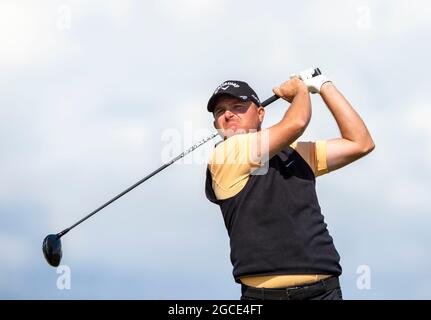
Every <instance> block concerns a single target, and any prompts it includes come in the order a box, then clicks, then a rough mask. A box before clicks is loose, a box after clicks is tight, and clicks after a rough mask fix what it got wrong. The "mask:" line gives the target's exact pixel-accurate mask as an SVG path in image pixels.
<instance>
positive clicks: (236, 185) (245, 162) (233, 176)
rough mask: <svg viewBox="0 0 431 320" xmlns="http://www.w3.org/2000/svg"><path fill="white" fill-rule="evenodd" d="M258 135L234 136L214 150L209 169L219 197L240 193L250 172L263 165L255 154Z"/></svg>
mask: <svg viewBox="0 0 431 320" xmlns="http://www.w3.org/2000/svg"><path fill="white" fill-rule="evenodd" d="M256 135H257V132H255V133H248V134H238V135H235V136H232V137H230V138H228V139H226V140H225V141H223V142H222V143H220V144H218V145H217V146H216V148H215V149H214V151H213V152H212V154H211V158H210V161H209V163H208V169H209V170H210V172H211V177H212V187H213V190H214V193H215V195H216V197H217V199H219V200H223V199H227V198H230V197H233V196H234V195H236V194H237V193H239V192H240V191H241V190H242V188H243V187H244V186H245V184H246V183H247V181H248V178H249V176H250V174H251V173H252V172H253V171H254V170H256V169H258V168H260V167H262V166H263V165H262V164H261V161H260V160H259V159H258V157H257V156H256V155H255V154H254V150H255V148H253V146H254V145H255V144H256V137H257V136H256Z"/></svg>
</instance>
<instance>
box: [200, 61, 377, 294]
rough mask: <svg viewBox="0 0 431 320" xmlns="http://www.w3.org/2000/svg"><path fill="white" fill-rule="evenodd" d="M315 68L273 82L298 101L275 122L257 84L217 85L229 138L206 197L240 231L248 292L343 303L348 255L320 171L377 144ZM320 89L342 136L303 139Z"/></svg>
mask: <svg viewBox="0 0 431 320" xmlns="http://www.w3.org/2000/svg"><path fill="white" fill-rule="evenodd" d="M315 70H318V69H313V68H310V69H307V70H304V71H303V72H300V74H299V75H297V76H293V77H291V79H290V80H288V81H286V82H284V83H283V84H281V85H280V86H279V87H276V88H274V89H273V92H274V93H275V95H276V96H278V97H281V98H283V99H284V100H286V101H288V102H289V103H290V106H289V108H288V109H287V111H286V113H285V114H284V117H283V118H282V119H281V121H280V122H278V123H277V124H275V125H274V126H272V127H270V128H266V129H262V128H261V124H262V121H263V119H264V115H265V109H264V108H263V107H262V106H261V104H260V101H259V98H258V96H257V94H256V93H255V91H254V90H253V89H251V88H250V87H249V86H248V84H247V83H245V82H242V81H236V80H229V81H225V82H224V83H222V84H221V85H220V86H218V87H217V89H216V90H215V92H214V93H213V95H212V96H211V98H210V99H209V101H208V105H207V109H208V111H209V112H211V113H212V114H213V115H214V126H215V127H216V128H217V129H218V131H219V133H220V135H222V136H223V137H224V141H222V142H221V143H219V144H217V145H216V147H215V148H214V150H213V152H212V155H211V158H210V161H209V163H208V168H207V178H206V186H205V189H206V196H207V198H208V199H209V200H210V201H211V202H213V203H216V204H218V205H219V206H220V209H221V211H222V214H223V218H224V222H225V225H226V228H227V231H228V235H229V237H230V248H231V254H230V257H231V262H232V265H233V276H234V279H235V281H236V282H237V283H239V284H241V292H242V295H241V299H243V300H247V299H271V300H278V299H282V300H284V299H292V300H295V299H296V300H298V299H299V300H304V299H318V300H339V299H340V300H341V299H342V293H341V288H340V284H339V280H338V277H339V276H340V275H341V266H340V264H339V260H340V257H339V255H338V252H337V250H336V249H335V246H334V244H333V240H332V237H331V236H330V235H329V233H328V230H327V228H326V224H325V222H324V217H323V215H322V213H321V210H320V206H319V202H318V199H317V195H316V190H315V178H316V177H318V176H320V175H323V174H325V173H329V172H332V171H334V170H336V169H339V168H341V167H343V166H346V165H348V164H349V163H352V162H353V161H356V160H358V159H359V158H361V157H363V156H365V155H366V154H368V153H369V152H371V151H372V150H373V149H374V142H373V140H372V138H371V136H370V133H369V132H368V130H367V128H366V126H365V124H364V122H363V121H362V119H361V118H360V116H359V115H358V114H357V113H356V112H355V110H354V109H353V107H352V106H351V105H350V103H349V102H348V101H347V100H346V99H345V98H344V96H343V95H342V94H341V93H340V92H339V91H338V90H337V89H336V87H335V86H334V84H333V83H332V81H330V80H329V79H327V78H326V77H325V76H324V75H322V74H320V71H319V74H318V75H317V76H316V74H315ZM310 92H311V93H319V94H320V95H321V97H322V98H323V101H324V102H325V104H326V105H327V107H328V108H329V111H330V112H331V113H332V115H333V116H334V118H335V120H336V122H337V125H338V128H339V130H340V133H341V137H339V138H336V139H330V140H318V141H313V142H305V141H298V138H299V137H300V136H301V135H302V134H303V132H304V131H305V129H306V128H307V125H308V123H309V121H310V117H311V101H310V95H309V93H310Z"/></svg>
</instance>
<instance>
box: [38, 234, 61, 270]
mask: <svg viewBox="0 0 431 320" xmlns="http://www.w3.org/2000/svg"><path fill="white" fill-rule="evenodd" d="M42 251H43V255H44V256H45V259H46V261H47V262H48V263H49V264H50V265H51V266H53V267H58V265H59V264H60V260H61V255H62V252H61V240H60V237H59V236H58V235H57V234H49V235H47V236H46V237H45V239H44V240H43V244H42Z"/></svg>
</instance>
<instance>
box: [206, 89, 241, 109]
mask: <svg viewBox="0 0 431 320" xmlns="http://www.w3.org/2000/svg"><path fill="white" fill-rule="evenodd" d="M221 96H230V97H232V98H237V99H238V100H241V99H240V98H239V97H237V96H236V95H234V94H231V93H228V92H219V93H216V94H215V95H213V96H212V97H211V98H210V99H209V100H208V104H207V110H208V112H211V113H212V112H214V108H215V104H216V102H217V99H218V98H220V97H221Z"/></svg>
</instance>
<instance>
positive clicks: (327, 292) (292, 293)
mask: <svg viewBox="0 0 431 320" xmlns="http://www.w3.org/2000/svg"><path fill="white" fill-rule="evenodd" d="M241 293H242V295H241V300H343V294H342V292H341V288H340V282H339V280H338V277H331V278H328V279H325V280H321V281H318V282H315V283H311V284H305V285H302V286H297V287H287V288H277V289H267V288H255V287H249V286H246V285H245V284H242V285H241Z"/></svg>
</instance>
